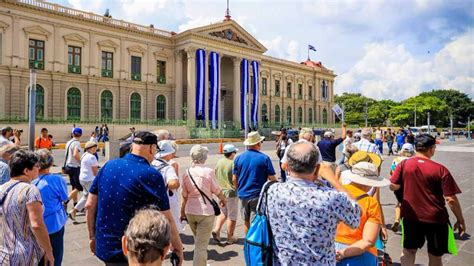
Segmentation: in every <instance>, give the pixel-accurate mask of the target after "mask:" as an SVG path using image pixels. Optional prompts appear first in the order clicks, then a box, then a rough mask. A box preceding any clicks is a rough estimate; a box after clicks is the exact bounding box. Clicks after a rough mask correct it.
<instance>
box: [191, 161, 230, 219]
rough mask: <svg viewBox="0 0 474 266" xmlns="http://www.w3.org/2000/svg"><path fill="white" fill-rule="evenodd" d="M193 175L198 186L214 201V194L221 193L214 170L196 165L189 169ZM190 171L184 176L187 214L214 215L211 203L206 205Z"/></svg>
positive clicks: (207, 202)
mask: <svg viewBox="0 0 474 266" xmlns="http://www.w3.org/2000/svg"><path fill="white" fill-rule="evenodd" d="M188 171H189V172H190V173H191V175H192V177H193V179H194V181H195V182H196V185H198V187H199V188H200V189H201V191H202V192H204V194H206V195H207V196H208V197H209V198H210V199H212V194H215V195H218V194H219V193H220V192H221V189H220V187H219V185H217V182H216V179H215V173H214V169H211V168H209V167H206V166H204V165H199V164H196V165H194V166H192V167H191V168H189V169H188ZM188 171H186V172H184V175H183V186H182V188H183V192H182V194H183V197H187V198H188V201H187V202H186V207H185V213H186V214H194V215H205V216H211V215H214V209H213V208H212V205H211V203H210V202H209V201H208V200H207V199H205V200H206V202H205V203H204V200H203V197H202V196H201V194H200V193H199V191H198V190H197V188H196V186H195V185H194V183H193V181H192V180H191V178H189V176H188Z"/></svg>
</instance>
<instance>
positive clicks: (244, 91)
mask: <svg viewBox="0 0 474 266" xmlns="http://www.w3.org/2000/svg"><path fill="white" fill-rule="evenodd" d="M241 71H242V72H241V90H240V124H241V126H242V129H244V130H245V129H247V128H248V123H247V119H248V113H247V97H248V94H249V63H248V60H247V59H242V63H241Z"/></svg>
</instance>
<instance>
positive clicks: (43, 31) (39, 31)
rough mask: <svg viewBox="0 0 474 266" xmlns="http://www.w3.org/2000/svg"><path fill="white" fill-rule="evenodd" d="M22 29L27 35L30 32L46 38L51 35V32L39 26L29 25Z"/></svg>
mask: <svg viewBox="0 0 474 266" xmlns="http://www.w3.org/2000/svg"><path fill="white" fill-rule="evenodd" d="M23 31H24V32H25V35H26V36H27V37H28V35H30V34H35V35H41V36H44V37H45V39H46V40H47V39H48V36H49V35H51V32H49V31H48V30H46V29H45V28H43V27H41V26H30V27H24V28H23Z"/></svg>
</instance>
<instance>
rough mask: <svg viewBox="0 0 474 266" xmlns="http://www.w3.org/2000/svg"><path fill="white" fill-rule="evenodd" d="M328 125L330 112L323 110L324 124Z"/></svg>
mask: <svg viewBox="0 0 474 266" xmlns="http://www.w3.org/2000/svg"><path fill="white" fill-rule="evenodd" d="M327 123H328V111H327V110H326V108H324V109H323V124H325V125H326V124H327Z"/></svg>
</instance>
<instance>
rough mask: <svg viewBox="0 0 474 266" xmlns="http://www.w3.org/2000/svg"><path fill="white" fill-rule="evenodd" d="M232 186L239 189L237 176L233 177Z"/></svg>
mask: <svg viewBox="0 0 474 266" xmlns="http://www.w3.org/2000/svg"><path fill="white" fill-rule="evenodd" d="M232 184H233V185H234V188H235V189H237V187H238V186H237V175H235V174H234V175H232Z"/></svg>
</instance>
